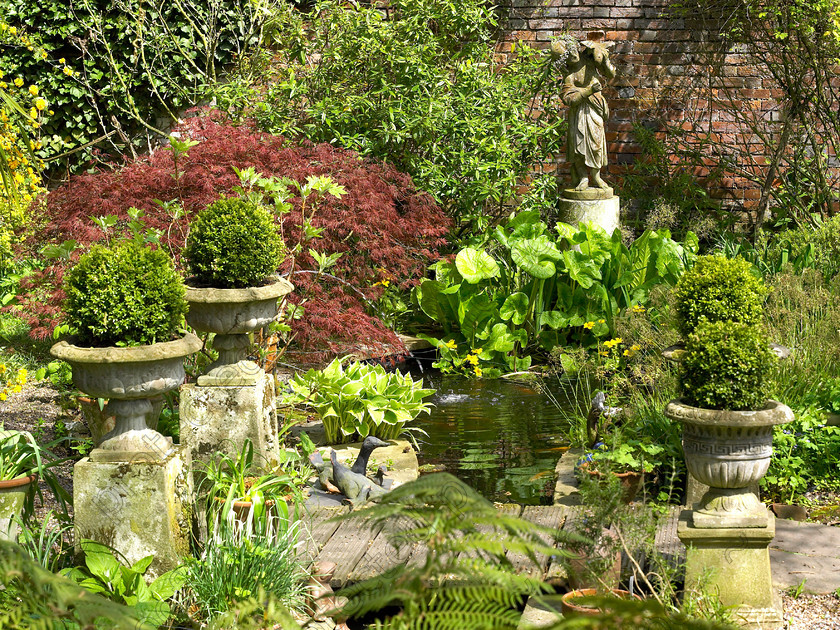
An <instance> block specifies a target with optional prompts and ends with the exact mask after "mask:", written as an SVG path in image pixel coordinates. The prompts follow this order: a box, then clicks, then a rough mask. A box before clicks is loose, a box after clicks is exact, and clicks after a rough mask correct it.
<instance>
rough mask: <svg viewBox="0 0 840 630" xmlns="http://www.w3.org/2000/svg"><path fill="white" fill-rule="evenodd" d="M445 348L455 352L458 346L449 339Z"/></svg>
mask: <svg viewBox="0 0 840 630" xmlns="http://www.w3.org/2000/svg"><path fill="white" fill-rule="evenodd" d="M446 347H447V348H449V349H450V350H456V349H457V348H458V344H457V343H455V340H454V339H450V340H449V341H447V342H446Z"/></svg>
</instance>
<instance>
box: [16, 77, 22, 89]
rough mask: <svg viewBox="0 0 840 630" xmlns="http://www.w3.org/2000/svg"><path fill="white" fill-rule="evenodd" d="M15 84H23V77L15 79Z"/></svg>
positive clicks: (19, 85)
mask: <svg viewBox="0 0 840 630" xmlns="http://www.w3.org/2000/svg"><path fill="white" fill-rule="evenodd" d="M15 85H16V86H18V87H21V86H22V85H23V79H21V78H20V77H18V78H17V79H15Z"/></svg>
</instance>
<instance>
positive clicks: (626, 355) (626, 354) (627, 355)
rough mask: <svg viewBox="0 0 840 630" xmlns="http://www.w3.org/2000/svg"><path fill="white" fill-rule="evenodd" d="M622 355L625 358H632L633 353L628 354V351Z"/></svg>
mask: <svg viewBox="0 0 840 630" xmlns="http://www.w3.org/2000/svg"><path fill="white" fill-rule="evenodd" d="M623 354H624V356H625V357H632V356H633V353H632V352H630V350H625V351H624V352H623Z"/></svg>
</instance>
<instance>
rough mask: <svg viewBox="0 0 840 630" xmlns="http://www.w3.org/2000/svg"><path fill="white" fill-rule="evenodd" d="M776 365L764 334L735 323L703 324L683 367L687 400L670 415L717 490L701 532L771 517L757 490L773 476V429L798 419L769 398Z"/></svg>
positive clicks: (702, 475) (695, 470)
mask: <svg viewBox="0 0 840 630" xmlns="http://www.w3.org/2000/svg"><path fill="white" fill-rule="evenodd" d="M775 360H776V357H775V356H774V353H773V351H772V350H770V348H769V347H768V344H767V338H766V336H765V334H764V331H763V330H762V329H761V328H760V327H759V326H756V325H751V324H749V323H744V322H734V321H717V322H709V321H701V322H700V323H698V324H697V326H696V327H695V328H694V329H693V332H691V333H690V334H689V335H688V337H687V339H686V344H685V352H684V355H683V356H682V359H681V362H680V380H679V382H680V390H681V396H682V397H681V398H680V399H678V400H673V401H671V402H670V403H668V405H667V407H666V408H665V415H666V416H668V417H669V418H670V419H672V420H677V421H679V422H681V423H682V425H683V451H684V452H685V459H686V466H687V467H688V470H689V472H690V473H691V474H692V475H693V476H694V477H695V478H696V479H697V480H699V481H701V482H702V483H705V484H707V485H708V486H709V490H708V492H706V494H705V495H704V496H703V498H702V499H701V502H700V506H699V507H698V508H696V509H695V510H694V513H693V520H694V525H695V527H761V526H764V524H765V523H766V521H767V510H766V508H765V507H764V505H762V504H761V502H760V501H759V500H758V498H757V497H756V496H755V494H753V493H752V492H751V491H750V489H749V486H750V485H751V484H754V483H757V482H758V481H759V480H760V479H761V478H762V477H763V476H764V474H765V473H766V472H767V469H768V467H769V465H770V458H771V456H772V454H773V427H774V426H775V425H778V424H785V423H787V422H791V421H792V420H793V419H794V416H793V412H792V411H791V410H790V408H789V407H788V406H787V405H784V404H782V403H780V402H778V401H776V400H770V399H768V397H767V386H766V377H767V375H768V373H769V370H770V369H771V367H772V364H773V362H774V361H775Z"/></svg>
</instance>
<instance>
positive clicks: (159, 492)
mask: <svg viewBox="0 0 840 630" xmlns="http://www.w3.org/2000/svg"><path fill="white" fill-rule="evenodd" d="M192 490H193V488H192V475H191V474H190V466H189V461H188V460H187V459H186V458H185V457H184V453H182V450H181V449H180V448H179V447H175V448H174V449H173V451H172V452H171V453H169V454H168V455H167V456H166V457H165V458H164V459H143V458H142V457H138V458H136V459H135V460H133V461H130V462H125V461H123V462H95V461H91V460H90V459H89V458H87V457H86V458H85V459H82V460H80V461H79V462H77V463H76V465H75V466H74V467H73V508H74V525H75V530H76V531H75V534H76V552H77V553H78V552H79V551H80V547H79V542H80V541H81V540H82V539H83V538H84V539H90V540H95V541H96V542H99V543H103V544H106V545H109V546H111V547H113V548H114V549H116V550H117V551H119V552H120V553H121V554H122V555H124V556H125V557H126V559H127V560H128V562H129V564H134V563H135V562H137V561H138V560H140V559H141V558H144V557H146V556H154V560H152V564H151V565H150V566H149V569H148V572H147V573H146V576H145V577H146V578H147V579H154V578H156V577H158V576H160V575H161V574H163V573H166V572H167V571H170V570H172V569H174V568H175V567H177V566H178V565H180V564H181V563H182V561H183V559H184V558H185V557H186V556H188V555H189V553H190V534H191V532H192V516H193V500H192Z"/></svg>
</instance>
